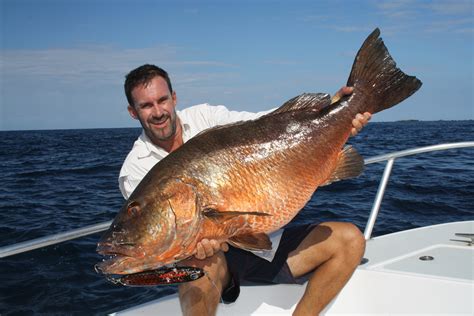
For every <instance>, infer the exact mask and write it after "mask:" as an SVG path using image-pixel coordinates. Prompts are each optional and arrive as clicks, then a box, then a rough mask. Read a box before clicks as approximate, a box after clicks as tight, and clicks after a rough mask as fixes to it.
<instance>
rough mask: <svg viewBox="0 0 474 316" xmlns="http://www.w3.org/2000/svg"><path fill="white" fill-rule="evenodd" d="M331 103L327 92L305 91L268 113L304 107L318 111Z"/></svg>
mask: <svg viewBox="0 0 474 316" xmlns="http://www.w3.org/2000/svg"><path fill="white" fill-rule="evenodd" d="M330 104H331V97H330V96H329V94H327V93H303V94H301V95H299V96H297V97H294V98H293V99H291V100H288V101H286V102H285V103H284V104H283V105H282V106H280V107H279V108H278V109H276V110H275V111H273V112H271V113H270V114H268V115H274V114H279V113H285V112H290V111H296V110H302V109H308V110H311V111H315V112H317V111H320V110H321V109H323V108H325V107H326V106H328V105H330Z"/></svg>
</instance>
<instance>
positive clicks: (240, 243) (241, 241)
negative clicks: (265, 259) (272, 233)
mask: <svg viewBox="0 0 474 316" xmlns="http://www.w3.org/2000/svg"><path fill="white" fill-rule="evenodd" d="M228 242H229V244H231V245H232V246H234V247H237V248H241V249H244V250H253V251H255V250H270V249H272V242H271V240H270V238H269V237H268V235H267V234H265V233H255V234H244V235H238V236H234V237H232V238H230V239H229V241H228Z"/></svg>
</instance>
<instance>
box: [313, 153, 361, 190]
mask: <svg viewBox="0 0 474 316" xmlns="http://www.w3.org/2000/svg"><path fill="white" fill-rule="evenodd" d="M362 171H364V158H362V156H361V155H359V153H358V152H357V150H355V149H354V148H353V147H352V146H346V147H345V148H344V149H343V150H342V151H341V152H340V153H339V157H338V159H337V165H336V168H335V169H334V171H333V172H332V174H331V176H330V177H329V179H328V180H327V181H326V182H324V183H323V184H321V186H323V185H328V184H331V183H333V182H336V181H339V180H345V179H350V178H355V177H357V176H359V175H360V174H361V173H362Z"/></svg>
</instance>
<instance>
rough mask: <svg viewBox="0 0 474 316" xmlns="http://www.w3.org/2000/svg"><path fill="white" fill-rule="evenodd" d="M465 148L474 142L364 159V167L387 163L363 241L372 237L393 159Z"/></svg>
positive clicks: (423, 148) (415, 149) (404, 151)
mask: <svg viewBox="0 0 474 316" xmlns="http://www.w3.org/2000/svg"><path fill="white" fill-rule="evenodd" d="M466 147H474V142H460V143H449V144H439V145H432V146H426V147H418V148H413V149H407V150H402V151H397V152H393V153H389V154H385V155H380V156H375V157H371V158H368V159H365V160H364V163H365V165H368V164H372V163H376V162H383V161H387V163H386V165H385V169H384V171H383V175H382V179H381V181H380V183H379V187H378V189H377V194H376V195H375V199H374V203H373V204H372V210H371V211H370V215H369V219H368V220H367V224H366V225H365V230H364V237H365V239H366V240H369V239H370V237H371V236H372V231H373V229H374V226H375V221H376V220H377V216H378V214H379V210H380V205H381V204H382V199H383V196H384V194H385V189H386V187H387V184H388V180H389V178H390V174H391V173H392V168H393V164H394V163H395V159H397V158H401V157H406V156H412V155H416V154H421V153H427V152H431V151H438V150H447V149H455V148H466Z"/></svg>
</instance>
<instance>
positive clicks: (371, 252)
mask: <svg viewBox="0 0 474 316" xmlns="http://www.w3.org/2000/svg"><path fill="white" fill-rule="evenodd" d="M467 147H474V142H461V143H450V144H439V145H433V146H427V147H420V148H414V149H408V150H404V151H398V152H394V153H389V154H385V155H380V156H376V157H372V158H368V159H366V160H365V164H372V163H381V162H385V163H386V165H385V169H384V172H383V175H382V178H381V181H380V184H379V188H378V191H377V194H376V196H375V199H374V203H373V206H372V210H371V212H370V216H369V219H368V221H367V224H366V227H365V230H364V236H365V238H366V240H367V245H366V251H365V254H364V258H363V260H362V262H361V264H360V265H359V267H358V268H357V269H356V271H355V272H354V274H353V275H352V277H351V279H350V280H349V282H348V283H347V284H346V286H345V287H344V288H343V289H342V291H341V292H340V293H339V294H338V295H337V296H336V297H335V298H334V300H333V301H332V302H331V303H330V304H329V305H328V306H327V307H326V309H325V310H324V311H323V312H322V313H321V314H322V315H341V314H351V315H370V314H373V315H375V314H376V315H393V314H399V313H403V314H430V315H431V314H445V315H452V314H459V315H474V247H473V244H474V220H469V221H461V222H451V223H443V224H438V225H432V226H425V227H419V228H414V229H410V230H405V231H399V232H395V233H391V234H387V235H383V236H378V237H372V231H373V228H374V226H375V223H376V219H377V216H378V212H379V209H380V206H381V203H382V200H383V196H384V193H385V190H386V187H387V184H388V182H389V178H390V175H391V172H392V168H393V165H394V163H395V160H396V159H398V158H402V157H406V156H411V155H415V154H421V153H426V152H431V151H439V150H448V149H455V148H467ZM110 223H111V222H110V221H109V222H105V223H99V224H97V225H93V226H88V227H85V228H81V229H76V230H73V231H69V232H66V233H61V234H56V235H53V236H48V237H44V238H39V239H35V240H33V241H27V242H23V243H19V244H15V245H11V246H6V247H2V248H0V258H2V257H6V256H9V255H13V254H16V253H20V252H25V251H29V250H32V249H36V248H40V247H45V246H47V245H51V244H55V243H59V242H62V241H65V240H70V239H74V238H78V237H82V236H86V235H89V234H93V233H96V232H99V231H103V230H106V229H107V228H108V227H109V225H110ZM305 287H306V285H305V284H303V285H283V284H280V285H258V284H255V285H248V286H242V287H241V294H240V296H239V299H238V300H237V301H236V302H235V303H232V304H220V305H219V307H218V311H217V315H226V316H228V315H291V313H292V311H293V310H294V308H295V306H296V303H297V302H298V300H299V299H300V298H301V296H302V295H303V292H304V290H305ZM137 314H139V315H156V314H160V315H179V314H181V310H180V306H179V301H178V296H177V294H172V295H169V296H166V297H163V298H160V299H156V300H153V301H150V302H148V303H145V304H142V305H138V306H134V307H132V308H130V309H126V310H122V311H117V312H115V313H113V314H112V315H137Z"/></svg>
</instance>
